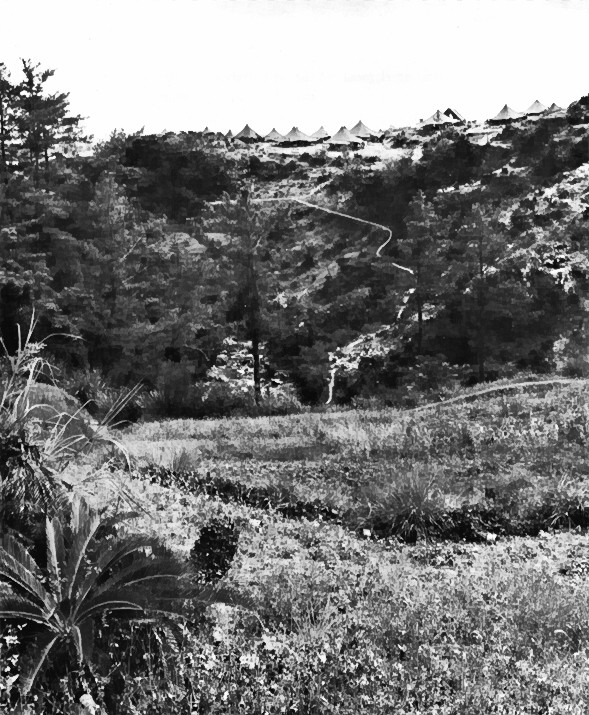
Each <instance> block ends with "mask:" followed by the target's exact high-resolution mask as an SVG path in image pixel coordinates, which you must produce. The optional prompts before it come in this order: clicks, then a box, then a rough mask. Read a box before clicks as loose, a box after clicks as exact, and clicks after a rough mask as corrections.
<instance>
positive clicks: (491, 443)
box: [125, 382, 589, 540]
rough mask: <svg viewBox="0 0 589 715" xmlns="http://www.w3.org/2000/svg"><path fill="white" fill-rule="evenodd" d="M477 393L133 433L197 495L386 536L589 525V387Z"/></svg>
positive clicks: (144, 458)
mask: <svg viewBox="0 0 589 715" xmlns="http://www.w3.org/2000/svg"><path fill="white" fill-rule="evenodd" d="M466 396H467V397H470V398H471V399H470V401H463V402H454V403H451V404H446V405H442V406H436V407H435V408H433V409H430V410H428V411H409V412H400V411H395V410H372V411H366V412H360V411H345V412H340V413H336V412H327V413H322V414H317V413H315V414H311V413H307V414H303V415H295V416H291V417H276V418H258V419H240V420H234V421H231V420H216V421H215V420H207V421H203V422H196V421H185V420H182V421H169V422H164V423H148V424H143V425H139V426H137V427H135V428H134V429H133V430H132V431H130V432H129V433H127V435H126V437H125V439H126V444H127V446H128V448H129V451H130V452H131V453H132V454H134V455H135V457H136V458H137V459H138V462H139V463H140V464H143V466H144V467H146V466H147V465H151V467H153V466H154V465H155V466H159V467H162V468H164V470H163V472H162V475H161V476H160V477H159V478H164V483H170V479H171V480H172V481H174V480H175V481H176V483H177V484H178V486H180V487H181V488H182V489H184V490H185V491H186V490H188V491H190V490H195V491H204V493H208V494H209V495H212V496H216V497H219V498H225V499H236V498H237V499H239V500H240V501H242V502H244V503H246V504H247V503H249V504H251V505H254V506H260V505H261V504H263V503H264V502H265V503H271V504H272V505H274V507H276V508H279V509H280V508H282V511H283V513H285V514H290V515H291V516H296V515H297V514H298V515H299V516H312V515H313V513H315V514H316V515H317V516H321V517H322V518H323V517H327V518H333V519H335V520H339V521H341V522H342V523H344V524H345V525H347V526H348V527H349V528H352V529H355V530H356V531H364V530H369V531H370V532H371V533H372V534H379V535H381V536H388V535H391V534H396V535H399V536H401V537H402V538H404V539H406V540H417V539H419V538H424V537H425V538H428V537H430V536H433V537H440V536H441V537H446V538H455V539H456V538H468V539H471V540H472V539H475V540H476V539H482V538H485V534H486V532H493V533H497V534H506V533H507V534H521V533H530V534H533V533H537V532H538V531H539V530H540V529H543V528H548V527H563V526H568V527H574V526H579V525H580V526H583V527H584V526H586V525H587V524H589V489H588V487H587V476H588V475H589V459H588V455H587V450H586V440H587V438H588V436H589V401H588V396H589V389H588V387H587V385H586V384H585V383H578V382H577V383H573V384H569V385H564V386H563V385H546V386H543V387H542V394H537V393H536V394H525V395H521V394H513V393H505V394H498V395H497V394H496V395H484V396H480V395H476V394H475V395H474V396H472V397H471V396H470V393H469V392H467V393H466ZM171 434H175V435H176V438H175V439H168V436H169V435H171ZM232 434H233V435H234V439H232V437H231V435H232ZM297 443H298V444H299V445H300V446H299V448H295V447H294V446H293V445H295V444H297ZM166 470H167V471H166ZM150 474H151V475H152V477H153V478H157V477H155V476H154V473H153V470H152V471H151V472H150ZM237 485H241V486H237ZM280 505H282V507H281V506H280ZM304 505H307V506H306V507H305V506H304Z"/></svg>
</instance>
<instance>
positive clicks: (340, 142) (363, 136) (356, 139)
mask: <svg viewBox="0 0 589 715" xmlns="http://www.w3.org/2000/svg"><path fill="white" fill-rule="evenodd" d="M561 111H562V109H561V107H559V106H557V105H556V104H554V103H553V104H552V105H551V106H550V107H546V106H545V105H544V104H542V102H540V101H538V100H536V101H535V102H533V104H532V105H531V106H530V107H529V108H528V109H527V110H526V111H525V112H516V111H514V110H513V109H511V107H508V106H507V104H506V105H505V106H504V107H503V109H501V111H500V112H499V113H498V114H496V115H495V116H494V117H492V118H491V119H489V120H488V121H489V122H491V123H497V124H501V123H506V122H511V121H516V120H518V119H524V118H526V117H535V116H540V115H549V114H554V113H556V112H561ZM457 124H466V120H465V119H464V117H463V116H462V115H461V114H459V113H458V112H457V111H455V110H454V109H451V108H450V107H448V109H446V111H445V112H441V111H440V110H439V109H438V110H437V111H436V112H434V113H433V114H432V116H431V117H428V118H427V119H422V120H420V122H419V124H418V125H417V126H418V129H435V128H436V127H443V126H449V125H457ZM212 133H213V132H210V131H209V129H208V127H207V128H206V129H205V130H204V134H212ZM384 134H385V132H384V131H380V132H376V131H374V130H373V129H369V128H368V127H367V126H366V125H365V124H364V123H363V122H362V121H359V122H358V123H357V124H356V125H355V126H353V127H352V128H351V129H347V128H346V127H341V128H340V129H339V130H338V131H337V132H336V133H335V134H332V135H330V134H329V132H327V131H326V130H325V129H324V127H319V129H318V130H317V131H316V132H314V133H313V134H310V135H309V134H305V133H304V132H302V131H301V130H300V129H299V128H298V127H293V128H292V129H291V130H290V132H288V134H280V132H278V131H276V129H272V131H271V132H269V133H268V134H266V136H262V135H261V134H258V133H257V132H256V131H254V130H253V129H252V128H251V127H250V126H249V124H246V125H245V127H244V128H243V129H242V130H241V131H240V132H238V133H237V134H235V136H234V135H233V134H232V133H231V131H229V132H227V134H225V138H226V139H230V140H233V141H235V140H238V141H242V142H245V143H254V142H261V141H267V142H272V143H274V144H278V145H280V146H304V145H306V144H317V143H319V142H323V143H325V144H330V145H333V146H362V145H363V144H364V143H365V142H367V141H368V142H369V141H379V140H380V139H381V138H382V136H383V135H384Z"/></svg>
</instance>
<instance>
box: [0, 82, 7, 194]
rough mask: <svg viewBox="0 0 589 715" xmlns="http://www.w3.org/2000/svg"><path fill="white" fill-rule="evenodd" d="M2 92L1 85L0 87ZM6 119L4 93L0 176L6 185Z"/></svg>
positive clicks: (0, 96) (0, 99)
mask: <svg viewBox="0 0 589 715" xmlns="http://www.w3.org/2000/svg"><path fill="white" fill-rule="evenodd" d="M1 82H2V76H1V75H0V83H1ZM0 90H1V85H0ZM5 131H6V119H5V116H4V93H1V94H0V161H1V162H2V166H1V167H0V175H1V176H2V178H3V180H4V183H5V184H7V183H8V167H7V162H6V137H5V134H4V133H5Z"/></svg>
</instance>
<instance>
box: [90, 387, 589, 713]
mask: <svg viewBox="0 0 589 715" xmlns="http://www.w3.org/2000/svg"><path fill="white" fill-rule="evenodd" d="M588 398H589V390H588V389H587V387H586V386H584V385H583V384H576V385H571V386H565V387H562V386H555V387H544V388H542V391H541V392H538V391H535V392H533V393H518V392H515V393H513V392H511V393H505V394H496V395H491V396H485V397H480V398H471V399H469V400H467V401H465V402H459V403H455V404H452V405H448V406H440V407H436V408H435V409H431V410H426V411H422V412H412V413H411V412H407V413H402V412H396V411H392V410H380V411H371V412H354V411H349V412H340V413H336V412H333V413H329V412H328V413H321V414H302V415H296V416H292V417H280V418H261V419H242V420H241V419H240V420H218V421H199V422H194V421H169V422H164V423H157V424H156V423H149V424H142V425H139V426H136V427H134V428H133V429H132V430H130V431H129V432H127V433H126V434H125V435H124V436H123V438H124V440H125V443H126V445H127V446H128V448H129V451H130V452H131V454H133V455H134V457H135V459H136V466H135V467H134V469H133V470H132V471H131V472H129V471H121V472H119V473H117V474H116V475H113V480H111V481H109V482H108V483H106V482H105V483H104V484H103V485H102V487H101V489H100V490H98V491H97V490H96V489H94V494H95V496H96V495H99V496H97V497H96V498H100V499H102V500H104V499H114V498H115V495H116V494H119V497H120V494H121V493H122V492H121V486H123V487H124V489H125V492H126V493H129V494H132V495H133V498H134V499H135V500H137V502H138V503H139V504H140V505H141V507H142V509H143V516H142V517H141V518H140V519H139V522H140V524H141V529H143V530H145V529H146V528H147V529H151V530H153V531H154V533H157V534H160V535H162V534H163V535H165V536H166V538H167V539H168V541H169V542H170V543H171V544H172V545H173V546H174V548H176V549H178V550H181V551H183V552H185V553H186V554H189V553H190V550H191V548H192V545H193V544H194V541H195V539H196V538H198V535H199V533H200V532H201V530H202V529H203V527H204V526H206V525H207V524H213V523H223V522H225V523H231V524H233V525H234V526H235V527H236V528H237V529H238V531H239V543H238V549H237V554H236V557H235V559H234V561H233V564H232V567H231V569H230V571H229V573H228V575H227V576H226V579H225V582H226V583H227V584H230V585H231V584H232V585H234V586H235V587H237V589H238V590H239V591H240V592H241V593H242V594H244V595H246V596H247V597H248V598H249V599H250V600H251V604H252V607H251V608H250V609H240V608H236V609H233V608H227V607H225V608H216V609H214V610H213V612H212V613H209V614H208V615H207V616H206V617H204V620H202V621H201V625H200V628H199V629H197V630H196V631H194V630H192V631H190V632H188V631H187V632H186V635H185V640H184V642H183V644H182V647H181V649H180V652H178V653H175V654H173V655H170V663H169V670H168V673H167V676H166V678H167V679H166V678H164V676H163V675H162V671H161V669H159V670H158V669H156V668H155V666H154V667H153V668H152V669H151V670H150V671H149V674H148V676H145V677H146V678H147V677H148V678H151V680H150V683H151V685H150V690H149V693H150V694H149V698H148V697H147V695H145V693H146V685H145V680H144V681H140V680H138V682H137V686H136V692H135V695H134V700H133V702H134V707H136V708H137V711H141V712H172V711H174V712H179V710H173V708H174V707H179V706H178V703H179V702H180V701H181V700H182V702H185V701H186V698H187V697H189V699H190V702H191V703H192V705H191V707H193V708H194V710H193V712H202V713H244V714H245V713H248V714H249V713H290V712H294V713H309V714H311V713H350V714H352V713H360V712H362V713H379V714H380V713H408V712H412V713H432V714H433V713H439V714H442V713H444V714H446V713H448V714H450V713H530V714H531V713H585V712H587V710H588V709H589V681H588V674H589V672H588V671H587V666H586V663H587V655H588V654H589V629H588V628H587V623H588V622H589V589H587V574H588V573H589V549H588V548H587V541H586V535H585V526H586V525H587V524H589V486H588V479H587V477H588V475H589V455H588V451H587V437H588V434H589V399H588ZM231 485H234V487H235V488H233V487H232V488H229V487H230V486H231ZM235 485H236V486H235ZM109 490H110V491H109ZM117 490H118V491H117ZM273 495H274V497H275V498H273ZM286 502H288V503H289V504H290V506H291V507H292V505H299V506H300V507H301V514H302V516H298V517H296V518H293V517H292V515H293V514H295V515H296V514H297V511H296V509H295V508H294V507H292V508H291V509H290V511H289V509H286V508H285V503H286ZM301 505H302V506H301ZM309 505H314V508H315V511H313V510H312V509H311V508H310V506H309ZM307 507H308V511H306V512H305V508H307ZM322 510H323V511H322ZM289 515H290V516H289ZM305 515H307V516H305ZM458 517H460V518H458ZM457 525H458V526H457ZM516 534H519V535H516ZM377 537H379V538H377ZM413 542H415V543H413ZM158 678H159V680H158ZM158 682H159V683H160V686H158ZM187 683H190V686H189V687H188V686H187ZM128 697H131V696H130V695H129V696H128ZM142 698H143V699H142ZM174 703H176V706H174ZM148 705H149V707H148ZM157 707H159V708H160V709H157ZM166 708H168V709H166Z"/></svg>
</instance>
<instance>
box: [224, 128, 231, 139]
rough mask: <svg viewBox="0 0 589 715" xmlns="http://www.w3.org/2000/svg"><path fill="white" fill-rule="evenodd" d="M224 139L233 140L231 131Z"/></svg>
mask: <svg viewBox="0 0 589 715" xmlns="http://www.w3.org/2000/svg"><path fill="white" fill-rule="evenodd" d="M225 139H233V132H232V131H231V129H230V130H229V131H228V132H227V134H225Z"/></svg>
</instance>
